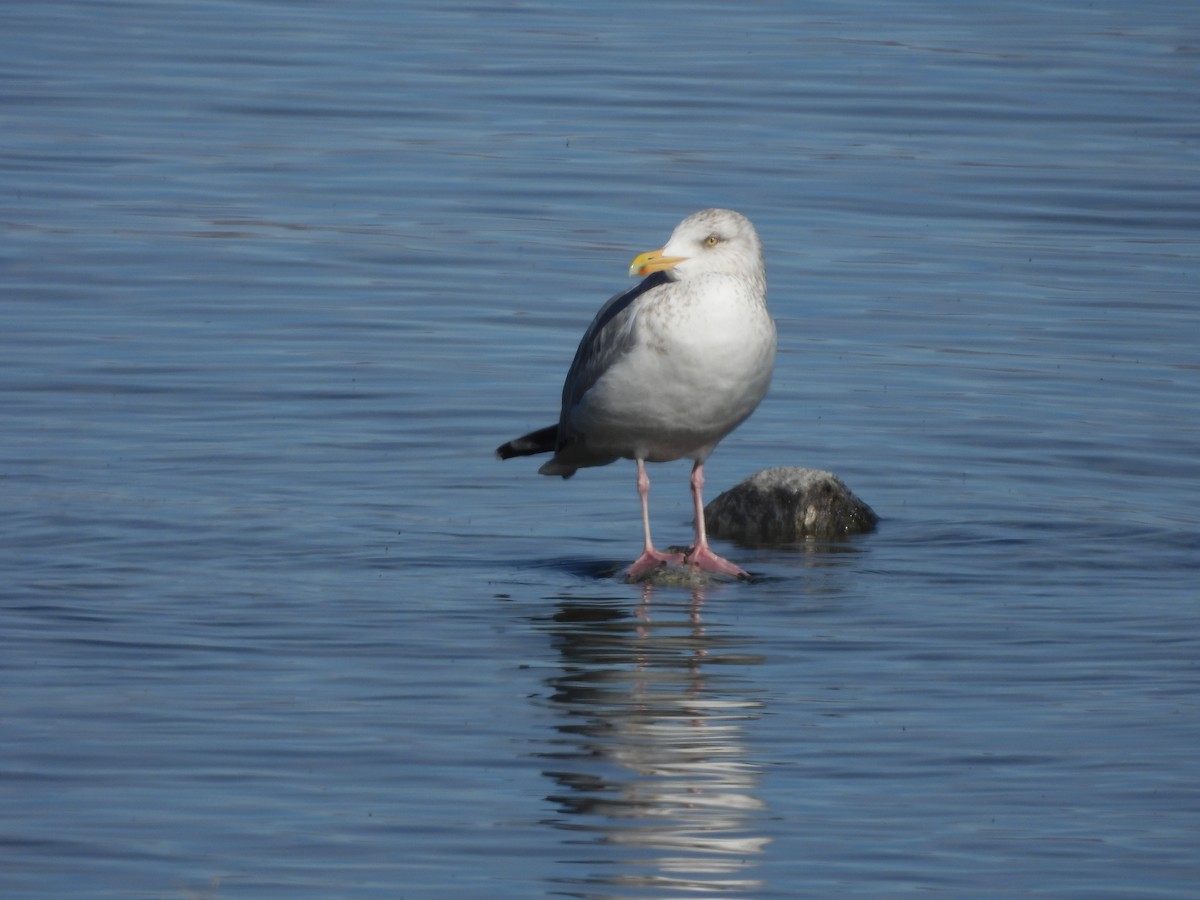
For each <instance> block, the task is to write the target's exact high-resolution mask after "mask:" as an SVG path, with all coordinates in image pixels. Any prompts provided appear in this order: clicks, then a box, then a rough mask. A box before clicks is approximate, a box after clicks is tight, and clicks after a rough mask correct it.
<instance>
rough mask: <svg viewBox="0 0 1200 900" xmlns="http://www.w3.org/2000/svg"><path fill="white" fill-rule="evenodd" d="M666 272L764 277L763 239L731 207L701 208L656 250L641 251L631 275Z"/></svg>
mask: <svg viewBox="0 0 1200 900" xmlns="http://www.w3.org/2000/svg"><path fill="white" fill-rule="evenodd" d="M652 272H669V273H670V275H671V277H672V278H674V279H677V280H679V279H685V278H694V277H696V276H697V275H712V274H723V275H736V276H739V277H742V278H757V279H760V280H761V279H763V277H764V276H763V256H762V242H761V241H760V240H759V239H758V232H757V231H755V230H754V226H753V225H751V224H750V220H749V219H747V218H746V217H745V216H743V215H742V214H741V213H736V212H734V211H733V210H732V209H702V210H700V212H698V213H692V214H691V215H690V216H688V217H687V218H686V219H684V220H683V221H682V222H680V223H679V224H678V225H677V226H675V230H674V231H673V232H671V239H670V240H669V241H667V242H666V243H665V244H663V246H662V247H660V248H659V249H658V250H651V251H650V252H649V253H643V254H642V255H641V256H638V257H637V258H636V259H634V261H633V264H632V265H630V267H629V274H630V275H649V274H650V273H652Z"/></svg>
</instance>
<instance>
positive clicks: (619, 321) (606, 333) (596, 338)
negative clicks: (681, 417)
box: [558, 272, 672, 447]
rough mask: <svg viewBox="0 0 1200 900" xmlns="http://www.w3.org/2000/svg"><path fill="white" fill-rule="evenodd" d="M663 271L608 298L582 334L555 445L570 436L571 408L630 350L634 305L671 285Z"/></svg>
mask: <svg viewBox="0 0 1200 900" xmlns="http://www.w3.org/2000/svg"><path fill="white" fill-rule="evenodd" d="M671 280H672V279H671V277H670V276H669V275H667V273H666V272H655V273H653V274H652V275H648V276H647V277H646V278H644V279H642V281H640V282H639V283H638V284H637V285H636V286H635V287H632V288H630V289H629V290H627V291H625V292H624V293H623V294H617V295H616V296H614V297H612V298H610V299H609V301H608V302H607V303H605V304H604V306H602V307H600V312H598V313H596V318H594V319H592V324H591V325H589V326H588V329H587V331H585V332H584V333H583V339H582V340H581V341H580V342H579V347H578V349H577V350H576V351H575V358H574V359H573V360H572V361H571V368H570V369H569V370H567V380H566V381H565V382H564V383H563V392H562V412H561V413H560V414H559V419H558V444H559V446H560V447H561V446H562V444H563V442H564V441H565V440H566V439H567V437H568V436H569V433H570V428H569V425H568V422H569V421H570V415H571V408H572V407H573V406H574V405H575V404H576V403H578V402H579V400H580V398H582V397H583V395H584V394H586V393H587V392H588V391H589V390H590V389H591V387H592V385H594V384H595V383H596V382H597V381H598V380H599V379H600V376H602V375H603V374H604V373H605V372H607V371H608V369H609V367H610V366H612V364H613V362H614V361H615V360H617V359H620V357H621V356H623V355H624V354H625V352H626V351H627V350H628V349H629V334H630V329H629V317H630V316H632V315H633V304H634V302H635V301H636V300H637V299H638V298H639V297H641V296H642V295H643V294H645V293H646V292H647V291H652V290H654V289H655V288H656V287H660V286H661V285H664V284H670V283H671Z"/></svg>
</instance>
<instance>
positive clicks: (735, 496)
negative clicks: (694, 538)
mask: <svg viewBox="0 0 1200 900" xmlns="http://www.w3.org/2000/svg"><path fill="white" fill-rule="evenodd" d="M704 522H705V525H706V526H707V527H708V533H709V534H710V535H711V536H713V537H718V538H722V539H724V540H729V541H737V542H739V543H742V544H750V545H756V544H757V545H763V544H768V545H769V544H792V543H796V542H797V541H803V540H805V539H810V538H811V539H816V540H834V539H837V538H844V537H848V536H849V535H852V534H864V533H866V532H868V531H873V530H874V529H875V526H876V525H877V524H878V522H879V516H877V515H875V511H874V510H872V509H871V507H869V506H867V504H865V503H863V502H862V501H861V500H859V499H858V497H856V496H854V494H853V493H852V492H851V490H850V488H848V487H846V485H845V484H843V483H842V480H841V479H840V478H838V477H837V476H836V475H834V474H833V473H832V472H822V471H821V470H820V469H801V468H796V467H792V466H780V467H777V468H774V469H763V470H762V471H761V472H756V473H755V474H753V475H751V476H750V477H749V478H747V479H746V480H745V481H743V482H742V483H741V484H738V485H736V486H734V487H732V488H730V489H729V490H727V491H725V493H723V494H721V495H720V496H719V497H717V498H716V499H715V500H713V501H712V502H711V503H709V504H708V506H706V507H705V508H704Z"/></svg>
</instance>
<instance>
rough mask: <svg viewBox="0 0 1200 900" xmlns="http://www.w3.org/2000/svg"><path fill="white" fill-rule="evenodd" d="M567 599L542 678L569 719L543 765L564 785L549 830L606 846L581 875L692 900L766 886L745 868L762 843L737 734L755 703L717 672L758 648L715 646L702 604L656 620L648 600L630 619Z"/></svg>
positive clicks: (754, 784)
mask: <svg viewBox="0 0 1200 900" xmlns="http://www.w3.org/2000/svg"><path fill="white" fill-rule="evenodd" d="M646 590H647V592H649V591H650V590H651V589H650V588H647V589H646ZM568 609H569V610H570V611H571V613H574V611H575V610H579V612H578V614H570V613H568V614H563V615H560V616H557V617H556V624H555V625H553V626H551V627H552V629H553V633H554V635H555V637H556V639H557V641H558V646H559V649H560V651H561V652H562V654H563V672H562V674H561V675H559V676H558V677H555V678H553V679H552V680H551V685H552V687H553V689H554V694H553V696H554V699H555V701H557V703H558V704H560V706H561V709H562V712H563V713H564V714H565V717H566V718H565V721H564V722H563V724H562V725H560V727H559V730H560V732H561V735H562V741H561V742H560V743H559V744H558V745H557V746H556V748H555V752H553V753H549V754H547V756H548V757H549V758H552V759H554V760H555V763H554V770H553V771H551V772H548V773H547V774H549V775H551V776H552V777H553V778H554V779H555V780H556V781H557V783H558V785H559V786H560V791H559V792H558V793H557V794H556V795H554V796H552V798H551V799H553V800H554V801H555V802H557V803H558V804H559V808H560V810H561V811H562V813H564V814H565V815H564V817H563V818H561V819H560V820H558V822H557V825H558V827H560V828H563V829H564V830H567V831H570V832H572V833H575V834H579V833H581V832H583V833H592V834H594V835H596V837H597V846H603V847H609V848H614V849H610V850H608V851H606V852H605V856H604V857H603V859H601V860H599V861H598V862H597V865H599V866H601V867H602V868H601V871H600V872H595V873H590V875H589V877H587V878H586V881H587V882H588V883H589V884H590V885H597V884H599V883H606V884H609V885H612V886H616V885H620V886H621V887H623V888H632V887H639V888H658V889H672V890H675V891H679V892H680V893H681V894H687V895H689V896H690V895H692V894H693V893H701V894H704V893H712V892H718V893H721V894H722V896H728V895H729V894H730V893H731V892H740V893H748V892H753V891H754V890H756V889H757V888H758V887H761V882H759V881H758V880H756V879H754V878H751V877H748V874H749V873H748V872H747V869H748V868H749V867H750V866H752V865H753V864H754V860H755V857H757V856H758V855H759V854H761V853H762V852H763V849H764V847H765V846H766V845H767V844H768V843H769V842H770V839H769V838H767V837H765V836H764V835H762V833H761V828H760V827H758V826H759V825H760V824H761V820H760V816H761V814H762V812H763V811H764V810H765V808H766V807H765V804H764V803H763V801H762V800H761V799H760V798H759V797H758V791H759V770H758V767H757V766H755V765H754V764H753V763H752V762H751V761H749V759H748V757H749V751H748V749H747V747H746V745H745V741H744V735H743V732H744V728H745V723H746V722H747V721H748V720H752V719H755V718H757V717H758V715H759V712H758V710H759V703H758V702H757V701H755V700H752V699H750V698H748V697H745V696H743V695H742V694H740V693H739V692H738V691H737V690H736V688H731V686H730V685H731V682H730V680H729V676H728V675H726V674H725V673H727V672H729V671H730V668H731V667H730V666H729V663H730V662H731V661H732V660H735V659H736V660H738V661H741V662H743V663H745V662H749V663H753V662H754V661H756V657H751V656H743V655H737V656H734V655H733V654H730V653H726V652H724V651H725V649H726V648H727V646H728V637H727V636H725V635H722V636H710V635H708V634H706V633H705V631H704V625H703V623H702V622H701V621H700V618H699V613H698V604H693V606H692V608H691V612H692V613H693V617H692V618H691V619H690V620H689V621H684V622H681V621H680V620H678V619H673V620H668V621H655V620H651V618H650V616H649V607H648V605H644V606H643V607H642V613H641V615H640V616H639V618H640V621H639V622H637V623H634V622H631V621H630V619H629V618H627V617H622V616H619V615H617V616H614V617H612V618H609V619H608V620H607V621H605V620H602V619H600V618H598V616H597V612H596V610H595V609H594V608H591V607H589V608H586V609H585V608H581V607H576V606H572V607H569V608H568ZM573 622H578V623H580V626H579V627H576V626H574V625H573V624H572V623H573ZM709 663H713V664H714V665H713V666H712V667H710V666H709V665H708V664H709ZM714 673H715V674H714ZM732 684H736V682H732ZM564 744H565V746H564ZM615 848H624V849H620V850H619V849H615ZM573 853H577V851H573ZM625 853H638V854H639V855H638V856H637V857H630V856H626V855H623V854H625ZM601 872H602V874H601ZM588 896H592V897H597V898H599V897H605V896H623V894H613V895H606V894H602V893H597V892H595V891H594V889H590V891H589V894H588ZM656 896H657V895H656Z"/></svg>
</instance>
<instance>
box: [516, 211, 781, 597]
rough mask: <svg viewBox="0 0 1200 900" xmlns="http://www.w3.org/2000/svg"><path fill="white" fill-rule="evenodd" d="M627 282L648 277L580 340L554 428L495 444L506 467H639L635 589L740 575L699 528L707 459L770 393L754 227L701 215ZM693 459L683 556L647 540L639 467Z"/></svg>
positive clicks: (644, 482) (767, 332) (647, 257)
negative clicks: (662, 569) (665, 580)
mask: <svg viewBox="0 0 1200 900" xmlns="http://www.w3.org/2000/svg"><path fill="white" fill-rule="evenodd" d="M629 273H630V274H631V275H633V274H637V275H643V276H647V277H646V278H645V280H644V281H642V282H641V283H640V284H639V285H638V286H637V287H635V288H633V289H632V290H630V291H627V292H625V293H623V294H618V295H617V296H615V297H613V298H612V299H611V300H609V301H608V303H606V304H605V305H604V307H603V308H602V309H601V310H600V312H599V313H598V314H597V315H596V318H595V319H594V320H593V321H592V324H591V325H590V326H589V327H588V330H587V331H586V332H585V333H584V335H583V340H582V341H581V342H580V344H579V349H578V350H576V352H575V360H574V361H573V362H572V363H571V368H570V371H569V372H568V373H567V379H566V384H565V385H564V386H563V394H562V412H561V415H560V417H559V421H558V424H557V425H551V426H549V427H547V428H542V429H541V430H539V431H534V432H531V433H529V434H527V435H525V436H523V437H519V438H516V439H515V440H512V441H509V442H508V443H506V444H504V445H502V446H501V447H500V448H499V449H498V450H497V451H496V452H497V454H499V456H500V457H501V458H502V459H510V458H512V457H514V456H531V455H533V454H537V453H550V452H553V453H554V456H553V457H552V458H551V459H550V461H549V462H547V463H545V464H544V465H543V466H542V467H541V468H540V469H539V470H538V471H539V472H540V473H541V474H543V475H561V476H562V477H563V478H570V477H571V476H572V475H574V474H575V472H576V470H578V469H581V468H584V467H587V466H605V465H608V464H609V463H611V462H614V461H616V460H617V459H619V458H624V459H632V460H634V462H636V463H637V472H638V477H637V488H638V494H639V495H640V496H641V499H642V531H643V535H644V539H645V545H644V549H643V550H642V555H641V556H639V557H638V558H637V560H635V561H634V563H633V565H632V566H630V568H629V577H630V579H636V578H638V577H639V576H641V575H644V574H646V573H647V572H649V571H651V570H653V569H655V568H657V567H658V566H661V565H664V564H666V563H682V562H684V561H685V559H686V561H687V562H688V563H689V564H691V565H694V566H698V567H700V568H702V569H707V570H709V571H712V572H717V573H719V574H723V575H735V576H738V577H743V576H745V575H746V574H747V573H746V572H744V571H743V570H742V569H741V568H739V567H738V566H735V565H734V564H733V563H731V562H729V561H728V560H725V559H722V558H721V557H719V556H717V555H716V554H715V553H713V552H712V550H711V549H710V548H709V546H708V537H707V534H706V532H705V528H704V499H703V486H704V461H705V460H706V459H707V458H708V455H709V454H710V453H712V451H713V448H715V447H716V446H717V444H718V443H719V442H720V441H721V439H722V438H723V437H725V435H727V434H729V432H731V431H733V429H735V428H737V426H738V425H740V424H741V423H742V422H743V421H744V420H745V419H746V417H747V416H749V415H750V413H752V412H754V408H755V407H756V406H758V404H759V401H760V400H762V398H763V396H764V395H765V394H766V393H767V385H769V384H770V382H771V370H772V368H773V366H774V363H775V323H774V322H772V321H771V317H770V315H769V314H768V313H767V281H766V275H765V274H764V270H763V258H762V244H761V243H760V241H759V239H758V233H757V232H756V231H755V230H754V226H753V225H751V224H750V220H749V219H747V218H746V217H745V216H742V215H739V214H738V213H735V212H733V211H732V210H728V209H705V210H701V211H700V212H698V213H694V214H693V215H691V216H688V217H687V218H686V219H684V220H683V221H682V222H680V223H679V225H678V227H676V229H675V231H674V232H673V233H672V234H671V239H670V240H669V241H667V243H666V244H665V245H664V246H663V247H662V248H661V249H659V250H654V251H651V252H650V253H643V254H642V255H641V256H639V257H637V258H636V259H634V261H633V265H632V266H631V267H630V270H629ZM685 457H686V458H688V459H691V460H693V461H694V463H695V464H694V466H693V467H692V499H693V503H694V505H695V525H696V540H695V543H694V544H693V545H692V547H691V549H690V550H688V551H687V553H686V554H683V555H680V554H678V553H674V554H672V553H661V552H659V551H658V550H655V549H654V544H653V543H652V542H651V540H650V512H649V501H648V496H649V492H650V479H649V477H648V476H647V475H646V466H645V464H646V462H667V461H668V460H673V459H682V458H685Z"/></svg>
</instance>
